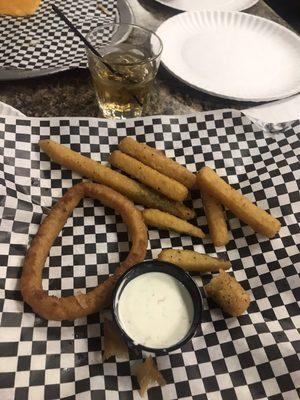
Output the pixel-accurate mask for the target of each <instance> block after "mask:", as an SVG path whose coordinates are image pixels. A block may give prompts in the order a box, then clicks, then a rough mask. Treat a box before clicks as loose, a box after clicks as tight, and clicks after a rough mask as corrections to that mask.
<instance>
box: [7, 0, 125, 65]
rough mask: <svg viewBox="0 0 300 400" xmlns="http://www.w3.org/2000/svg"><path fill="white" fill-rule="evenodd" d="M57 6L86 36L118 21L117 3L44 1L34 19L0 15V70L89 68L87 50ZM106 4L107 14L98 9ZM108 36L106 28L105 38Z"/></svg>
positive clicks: (104, 29) (104, 0) (66, 0)
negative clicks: (54, 8)
mask: <svg viewBox="0 0 300 400" xmlns="http://www.w3.org/2000/svg"><path fill="white" fill-rule="evenodd" d="M52 3H55V5H57V6H58V7H59V8H60V9H61V10H62V11H63V12H64V13H65V14H66V16H67V17H68V18H69V19H70V20H71V21H72V22H73V24H74V25H75V26H76V27H77V28H78V29H79V30H80V31H81V33H83V34H84V35H86V34H87V33H88V32H89V31H90V30H91V29H93V28H96V27H97V26H101V25H103V24H104V23H108V22H109V21H114V20H118V12H117V2H116V0H101V1H100V0H56V1H52V0H43V1H42V2H41V5H40V7H39V9H38V11H37V12H36V13H35V14H34V15H33V16H31V17H25V18H15V17H9V16H3V15H1V16H0V54H1V57H0V67H5V68H19V69H43V68H57V67H65V68H76V67H84V68H85V67H87V59H86V55H85V49H84V45H83V44H82V42H80V39H79V38H77V37H76V36H74V33H72V32H71V31H70V30H69V28H68V27H67V26H66V25H65V23H64V22H63V21H61V20H60V18H59V17H58V16H57V15H55V14H54V12H53V10H52V8H51V4H52ZM99 4H101V5H103V6H104V7H105V8H106V9H107V10H108V12H109V13H110V14H111V17H110V16H107V15H106V14H104V13H103V11H101V9H100V8H98V5H99ZM107 35H109V36H110V32H109V30H108V29H106V28H103V38H105V36H107Z"/></svg>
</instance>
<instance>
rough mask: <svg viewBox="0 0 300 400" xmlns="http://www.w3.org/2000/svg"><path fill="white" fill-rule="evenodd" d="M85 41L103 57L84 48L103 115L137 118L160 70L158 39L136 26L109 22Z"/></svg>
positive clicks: (159, 43) (160, 43)
mask: <svg viewBox="0 0 300 400" xmlns="http://www.w3.org/2000/svg"><path fill="white" fill-rule="evenodd" d="M87 39H88V41H89V42H90V43H91V44H92V46H93V47H94V48H95V49H96V50H97V51H98V52H99V53H100V55H101V56H102V57H101V58H100V57H98V56H96V55H95V54H94V53H93V52H91V50H89V49H88V48H86V52H87V57H88V63H89V69H90V72H91V76H92V81H93V85H94V87H95V91H96V96H97V100H98V104H99V107H100V110H101V112H102V114H103V116H104V117H105V118H120V119H124V118H131V117H138V116H140V115H141V114H142V111H143V106H144V105H145V103H146V101H147V97H148V95H149V92H150V89H151V87H152V84H153V81H154V78H155V76H156V73H157V70H158V67H159V63H160V56H161V52H162V42H161V40H160V38H159V37H158V36H157V35H156V33H154V32H152V31H150V30H149V29H145V28H142V27H140V26H137V25H133V24H118V23H111V24H105V25H102V26H99V27H97V28H95V29H93V30H92V31H91V32H90V33H89V34H88V36H87Z"/></svg>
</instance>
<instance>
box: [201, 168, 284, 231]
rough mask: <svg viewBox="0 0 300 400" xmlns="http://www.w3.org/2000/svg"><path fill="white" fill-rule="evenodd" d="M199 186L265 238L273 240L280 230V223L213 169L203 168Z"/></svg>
mask: <svg viewBox="0 0 300 400" xmlns="http://www.w3.org/2000/svg"><path fill="white" fill-rule="evenodd" d="M197 184H198V186H199V187H201V189H202V190H205V191H206V192H207V193H208V194H209V195H211V196H212V197H214V198H215V199H217V200H218V201H219V202H220V203H221V204H223V205H224V206H226V207H227V208H229V210H230V211H231V212H232V213H233V214H234V215H236V216H237V217H238V218H239V219H240V220H242V221H244V222H245V223H246V224H248V225H249V226H251V228H252V229H253V230H254V231H255V232H258V233H261V234H262V235H264V236H267V237H269V238H272V237H274V236H275V235H276V233H278V231H279V229H280V222H279V221H278V220H277V219H275V218H273V217H272V216H271V215H270V214H268V213H267V212H266V211H264V210H262V209H261V208H259V207H257V206H256V205H255V204H253V203H251V201H250V200H248V199H247V198H246V197H245V196H243V195H242V194H241V193H239V192H238V191H237V190H235V189H233V188H232V187H231V186H230V185H229V184H228V183H226V182H225V181H224V180H223V179H222V178H220V177H219V176H218V175H217V174H216V173H215V172H214V171H213V170H212V169H211V168H209V167H203V168H202V169H201V170H200V171H199V172H198V174H197Z"/></svg>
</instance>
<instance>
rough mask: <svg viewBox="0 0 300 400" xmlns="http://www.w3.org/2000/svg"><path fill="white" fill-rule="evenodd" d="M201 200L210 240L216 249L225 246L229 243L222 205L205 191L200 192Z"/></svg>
mask: <svg viewBox="0 0 300 400" xmlns="http://www.w3.org/2000/svg"><path fill="white" fill-rule="evenodd" d="M201 198H202V203H203V207H204V212H205V216H206V219H207V224H208V230H209V235H210V237H211V240H212V242H213V244H214V245H215V246H216V247H218V246H225V245H226V244H227V243H228V242H229V234H228V229H227V223H226V219H225V211H224V209H223V207H222V204H220V203H219V202H218V200H216V199H215V198H214V197H212V196H210V195H209V194H208V193H206V191H205V190H201Z"/></svg>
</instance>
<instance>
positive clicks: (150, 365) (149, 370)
mask: <svg viewBox="0 0 300 400" xmlns="http://www.w3.org/2000/svg"><path fill="white" fill-rule="evenodd" d="M134 374H135V375H136V378H137V381H138V384H139V386H140V390H139V392H140V395H141V397H143V396H144V394H145V393H146V391H147V390H148V386H149V385H150V384H152V383H154V382H157V383H158V385H159V386H164V385H165V384H166V381H165V379H164V378H163V376H162V374H161V373H160V372H159V371H158V369H157V367H156V365H155V363H154V361H153V358H152V356H151V355H150V356H149V357H147V358H146V360H145V361H144V362H143V363H141V364H138V365H135V367H134Z"/></svg>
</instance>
